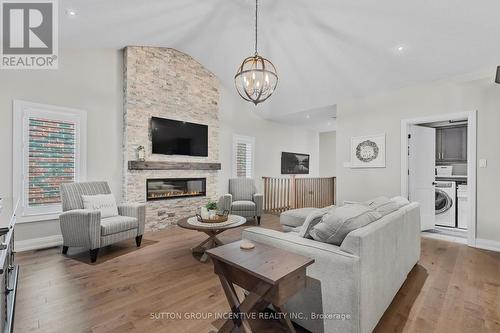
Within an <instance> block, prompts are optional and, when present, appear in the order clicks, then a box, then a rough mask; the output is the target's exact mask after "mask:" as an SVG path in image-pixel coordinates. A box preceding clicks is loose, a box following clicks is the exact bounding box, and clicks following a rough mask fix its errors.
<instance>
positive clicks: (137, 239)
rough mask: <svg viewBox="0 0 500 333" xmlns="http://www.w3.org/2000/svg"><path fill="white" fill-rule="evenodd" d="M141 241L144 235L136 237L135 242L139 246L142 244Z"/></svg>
mask: <svg viewBox="0 0 500 333" xmlns="http://www.w3.org/2000/svg"><path fill="white" fill-rule="evenodd" d="M141 241H142V235H140V236H137V237H135V244H137V247H139V246H141Z"/></svg>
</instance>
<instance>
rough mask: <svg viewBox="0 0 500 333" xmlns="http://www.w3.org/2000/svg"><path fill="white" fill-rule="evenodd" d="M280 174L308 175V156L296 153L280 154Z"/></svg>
mask: <svg viewBox="0 0 500 333" xmlns="http://www.w3.org/2000/svg"><path fill="white" fill-rule="evenodd" d="M281 174H283V175H300V174H309V155H307V154H298V153H287V152H282V153H281Z"/></svg>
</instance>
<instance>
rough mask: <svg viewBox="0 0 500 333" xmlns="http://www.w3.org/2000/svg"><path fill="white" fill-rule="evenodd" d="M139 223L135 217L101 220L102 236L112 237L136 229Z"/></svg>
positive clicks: (113, 217)
mask: <svg viewBox="0 0 500 333" xmlns="http://www.w3.org/2000/svg"><path fill="white" fill-rule="evenodd" d="M137 227H138V222H137V219H136V218H135V217H130V216H112V217H108V218H105V219H101V236H106V235H112V234H116V233H118V232H122V231H127V230H130V229H135V228H137Z"/></svg>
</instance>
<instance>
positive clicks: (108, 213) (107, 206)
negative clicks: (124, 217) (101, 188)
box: [82, 194, 118, 219]
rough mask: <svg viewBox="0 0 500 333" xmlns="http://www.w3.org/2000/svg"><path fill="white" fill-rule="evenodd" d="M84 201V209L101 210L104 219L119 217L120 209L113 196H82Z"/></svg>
mask: <svg viewBox="0 0 500 333" xmlns="http://www.w3.org/2000/svg"><path fill="white" fill-rule="evenodd" d="M82 200H83V208H84V209H90V210H99V211H100V212H101V218H103V219H104V218H106V217H112V216H118V207H117V206H116V201H115V197H114V196H113V194H97V195H82Z"/></svg>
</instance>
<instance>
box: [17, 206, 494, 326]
mask: <svg viewBox="0 0 500 333" xmlns="http://www.w3.org/2000/svg"><path fill="white" fill-rule="evenodd" d="M262 226H264V227H268V228H273V229H279V223H278V219H277V217H276V216H271V215H267V216H265V217H263V219H262ZM242 228H244V227H241V228H238V229H234V230H229V231H227V232H224V233H223V234H221V235H220V239H221V240H222V241H223V242H226V243H227V242H231V241H234V240H237V239H239V238H240V234H241V230H242ZM204 237H206V236H205V234H202V233H199V232H195V231H190V230H184V229H181V228H178V227H172V228H171V229H168V230H164V231H160V232H156V233H149V234H146V235H145V236H144V238H143V241H142V243H143V245H142V247H141V248H139V249H137V248H136V247H135V242H134V240H133V239H131V240H129V241H126V242H122V243H119V244H117V245H114V246H111V247H109V248H107V249H103V251H102V253H101V252H100V253H99V258H98V259H97V263H96V264H90V263H89V262H88V251H84V250H82V251H81V252H80V253H75V250H74V249H71V248H70V249H69V252H68V254H69V256H68V257H66V256H63V255H62V254H61V253H60V252H61V249H60V248H53V249H48V250H41V251H31V252H24V253H18V254H17V260H18V262H19V264H20V265H21V271H20V281H19V287H18V288H19V289H18V298H17V305H16V318H15V332H95V333H98V332H120V333H122V332H194V333H203V332H210V331H212V330H213V327H212V326H211V324H210V323H211V322H212V321H214V319H216V318H214V317H213V316H214V314H216V313H225V312H227V311H228V305H227V303H226V298H225V296H224V294H223V291H222V288H221V286H220V282H219V279H218V278H217V276H216V275H215V274H214V273H213V268H212V264H211V262H210V261H209V262H207V263H205V264H202V263H200V262H198V261H197V260H196V259H195V258H193V256H192V255H191V252H190V247H192V246H195V245H196V244H198V243H199V242H200V241H202V240H203V239H204ZM178 313H180V314H181V317H180V318H175V316H176V314H178ZM197 313H204V314H205V316H204V317H202V318H195V319H189V318H190V317H191V316H195V315H197ZM207 313H208V315H207ZM172 317H174V318H172ZM375 332H500V253H495V252H490V251H484V250H478V249H474V248H469V247H467V246H465V245H462V244H457V243H450V242H445V241H439V240H435V239H426V238H422V258H421V261H420V263H419V264H418V265H417V266H415V268H414V269H413V270H412V272H411V273H410V274H409V276H408V279H407V281H406V282H405V284H404V285H403V287H402V288H401V289H400V291H399V292H398V294H397V295H396V297H395V298H394V301H393V302H392V304H391V305H390V307H389V308H388V310H387V311H386V313H385V314H384V316H383V317H382V319H381V320H380V322H379V325H378V326H377V328H376V329H375Z"/></svg>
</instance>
